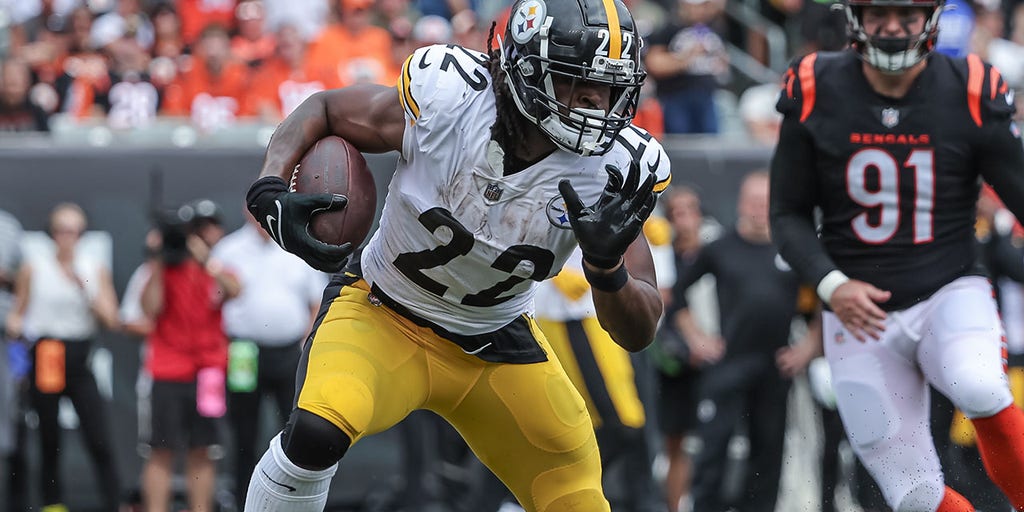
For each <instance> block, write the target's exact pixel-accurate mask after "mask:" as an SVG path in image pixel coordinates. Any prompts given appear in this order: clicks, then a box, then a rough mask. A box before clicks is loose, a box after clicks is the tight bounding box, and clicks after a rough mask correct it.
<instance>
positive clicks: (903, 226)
mask: <svg viewBox="0 0 1024 512" xmlns="http://www.w3.org/2000/svg"><path fill="white" fill-rule="evenodd" d="M782 88H783V90H782V95H781V98H780V100H779V103H778V107H777V108H778V110H779V111H780V112H782V113H783V114H784V115H785V118H784V120H783V126H782V130H781V135H780V141H779V145H778V147H777V148H776V152H775V155H774V157H773V158H772V164H771V172H772V186H771V203H772V204H771V208H772V229H773V236H774V238H775V241H776V243H777V244H778V246H779V248H780V252H781V253H782V255H783V257H785V258H786V261H788V262H790V263H791V264H792V265H793V266H794V268H795V269H796V270H797V271H798V272H800V274H801V276H802V277H803V278H804V279H805V280H807V281H808V282H809V283H810V284H812V285H817V283H818V282H819V281H820V280H821V279H822V278H823V277H824V276H825V275H826V274H827V273H828V272H830V271H832V270H835V269H839V270H841V271H842V272H844V273H845V274H846V275H848V276H849V277H850V278H853V279H860V280H863V281H867V282H869V283H871V284H874V285H875V286H877V287H879V288H881V289H883V290H889V291H891V292H892V293H893V296H892V298H891V299H890V300H889V301H888V302H886V303H884V304H881V307H883V308H884V309H886V310H895V309H902V308H905V307H907V306H910V305H912V304H914V303H916V302H917V301H919V300H922V299H924V298H926V297H928V296H929V295H931V294H932V293H934V292H935V291H936V290H938V289H939V288H940V287H942V286H943V285H945V284H947V283H949V282H950V281H952V280H953V279H956V278H957V277H960V276H963V275H967V274H971V273H977V272H979V267H977V266H976V265H975V259H976V257H975V242H974V220H975V202H976V200H977V198H978V192H979V186H980V180H979V177H983V178H984V179H985V180H986V181H988V182H989V183H990V184H991V185H992V186H993V188H995V189H996V192H997V193H998V194H999V195H1000V197H1001V198H1002V199H1003V200H1004V201H1005V203H1006V204H1007V206H1008V207H1009V208H1010V209H1011V210H1012V211H1013V212H1014V213H1015V214H1016V215H1017V217H1018V218H1021V217H1024V215H1022V214H1024V155H1022V146H1021V140H1020V131H1019V129H1018V128H1017V126H1016V125H1015V124H1014V123H1013V122H1012V119H1011V115H1012V113H1013V110H1014V107H1013V93H1012V91H1010V90H1009V88H1008V87H1007V85H1006V83H1005V82H1004V81H1003V80H1002V77H1001V76H1000V75H999V72H998V71H997V70H996V69H995V68H992V67H991V66H989V65H988V64H985V63H983V62H982V61H981V59H980V58H978V57H977V56H975V55H971V56H969V57H968V58H966V59H952V58H949V57H946V56H944V55H940V54H933V55H931V56H930V57H929V59H928V63H927V67H926V68H925V69H924V71H923V72H922V73H921V74H920V75H919V76H918V77H917V79H916V81H915V82H914V84H913V86H912V87H911V89H910V91H909V92H908V93H907V95H906V96H905V97H903V98H901V99H893V98H887V97H884V96H881V95H879V94H877V93H875V92H874V90H873V89H872V88H871V86H870V85H869V84H868V82H867V78H866V77H865V75H864V72H863V69H862V62H861V60H860V58H859V57H858V56H857V54H856V53H855V52H854V51H852V50H849V51H844V52H838V53H816V54H810V55H807V56H805V57H803V58H801V59H798V60H797V61H796V62H795V63H794V64H793V66H792V67H791V68H790V69H789V70H788V71H787V73H786V75H785V77H784V80H783V84H782ZM815 207H819V208H820V210H821V215H822V216H821V231H820V241H819V239H818V236H816V233H815V225H814V208H815Z"/></svg>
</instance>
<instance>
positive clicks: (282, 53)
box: [245, 25, 342, 123]
mask: <svg viewBox="0 0 1024 512" xmlns="http://www.w3.org/2000/svg"><path fill="white" fill-rule="evenodd" d="M341 85H342V84H341V80H340V79H339V78H338V75H337V74H336V73H332V72H330V71H329V70H326V69H324V68H323V67H318V66H316V65H315V64H314V63H312V62H311V61H309V60H308V59H306V43H305V42H304V41H303V40H302V35H301V34H299V31H298V29H297V28H295V27H294V26H293V25H283V26H282V27H281V28H280V29H279V30H278V31H277V50H276V51H275V53H274V56H273V57H272V58H271V59H270V60H268V61H266V62H265V63H264V64H263V65H262V66H260V67H259V68H258V69H257V70H256V72H255V74H254V76H253V79H252V87H251V88H250V92H249V96H248V101H247V105H246V108H245V112H246V113H247V114H251V115H256V116H258V117H259V118H260V119H261V120H263V121H266V122H272V123H278V122H280V121H281V120H282V119H284V117H285V116H287V115H288V114H289V113H290V112H291V111H292V110H295V107H297V106H299V104H300V103H302V101H303V100H305V99H306V98H308V97H310V96H311V95H313V93H315V92H319V91H323V90H326V89H334V88H337V87H341Z"/></svg>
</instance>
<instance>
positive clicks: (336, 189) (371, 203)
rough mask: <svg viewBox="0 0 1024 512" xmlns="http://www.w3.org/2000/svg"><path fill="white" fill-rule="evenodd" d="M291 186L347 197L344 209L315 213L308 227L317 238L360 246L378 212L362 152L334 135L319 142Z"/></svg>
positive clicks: (330, 242) (297, 190)
mask: <svg viewBox="0 0 1024 512" xmlns="http://www.w3.org/2000/svg"><path fill="white" fill-rule="evenodd" d="M291 189H292V190H293V191H295V192H302V193H306V194H341V195H344V196H345V197H347V198H348V206H346V207H345V208H343V209H341V210H338V211H332V212H323V213H317V214H314V215H313V218H312V219H311V220H310V223H309V230H310V233H311V234H312V235H313V236H314V237H316V238H317V239H318V240H321V241H323V242H326V243H329V244H335V245H340V244H343V243H345V242H352V245H353V246H355V247H359V246H360V245H361V244H362V243H363V240H365V239H366V235H367V234H369V232H370V228H371V227H372V225H373V217H374V214H375V213H376V211H377V186H376V185H375V184H374V182H373V174H371V173H370V168H369V167H367V166H366V160H365V159H364V158H363V155H362V154H361V153H360V152H359V150H357V149H356V148H355V147H353V146H352V144H349V143H348V141H346V140H345V139H342V138H341V137H335V136H333V135H332V136H329V137H325V138H323V139H320V140H319V141H317V143H316V144H314V145H313V147H312V148H310V149H309V151H307V152H306V154H305V155H304V156H303V157H302V160H301V161H300V162H299V165H298V166H297V167H296V168H295V172H294V173H293V174H292V183H291Z"/></svg>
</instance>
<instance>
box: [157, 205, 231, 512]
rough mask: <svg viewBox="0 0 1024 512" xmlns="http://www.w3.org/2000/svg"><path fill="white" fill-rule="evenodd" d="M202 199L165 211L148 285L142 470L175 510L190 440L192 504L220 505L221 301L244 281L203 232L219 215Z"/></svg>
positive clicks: (162, 510) (224, 347)
mask: <svg viewBox="0 0 1024 512" xmlns="http://www.w3.org/2000/svg"><path fill="white" fill-rule="evenodd" d="M207 202H208V201H207ZM201 203H202V202H197V203H195V204H189V205H185V206H182V207H181V208H180V209H178V210H177V211H176V212H174V213H172V214H167V215H165V216H164V218H162V219H160V221H159V223H158V224H159V227H160V238H161V246H160V250H159V251H158V252H157V254H156V255H155V259H154V261H152V262H151V264H150V271H151V274H150V276H149V279H148V280H147V281H146V284H145V285H144V287H143V290H142V299H141V303H142V311H143V312H144V314H145V315H146V316H147V317H148V318H149V319H150V320H151V322H152V325H153V330H152V332H150V334H149V336H148V338H147V347H148V351H147V357H146V370H147V371H148V373H149V374H150V377H151V378H152V381H153V384H152V391H151V397H150V403H151V406H150V409H151V422H152V424H151V428H150V433H149V439H148V440H147V441H148V444H149V447H150V454H149V457H148V459H147V460H146V463H145V467H144V468H143V473H142V495H143V505H144V509H145V510H147V511H150V512H167V511H168V510H169V509H168V506H169V502H170V497H171V476H172V474H173V472H174V462H175V453H176V452H177V451H178V450H181V449H183V448H186V449H187V456H186V464H185V468H186V469H185V470H186V473H187V474H188V475H187V476H188V478H187V482H188V501H189V506H190V509H191V510H213V494H214V484H215V481H216V478H215V475H216V464H215V462H214V460H213V459H212V458H211V456H210V453H209V448H210V447H211V446H214V445H217V444H218V436H217V423H216V422H217V418H219V417H221V416H223V415H224V413H225V411H226V403H225V387H224V373H225V371H226V368H227V360H228V341H227V337H226V336H225V334H224V329H223V327H222V325H221V305H222V304H223V303H224V301H226V300H228V299H230V298H232V297H235V296H237V295H238V293H239V291H240V285H239V282H238V279H237V278H236V277H235V276H234V275H232V274H231V273H230V272H226V271H224V270H223V268H221V267H219V266H218V265H217V264H216V263H215V262H213V261H211V260H210V259H209V255H210V248H211V247H210V245H208V242H207V241H204V239H203V237H202V236H201V235H202V234H203V231H205V230H207V228H208V227H209V226H208V223H210V222H217V220H216V217H215V216H211V215H203V214H202V212H201V211H199V206H201ZM206 238H207V239H208V238H209V237H206Z"/></svg>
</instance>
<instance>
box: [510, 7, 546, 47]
mask: <svg viewBox="0 0 1024 512" xmlns="http://www.w3.org/2000/svg"><path fill="white" fill-rule="evenodd" d="M547 13H548V9H547V5H546V4H545V3H544V2H543V1H541V0H526V1H525V2H522V3H521V4H519V7H517V8H516V12H515V13H514V14H513V15H512V19H511V20H509V28H510V30H509V32H510V33H511V35H512V40H513V41H515V42H517V43H519V44H523V43H525V42H527V41H529V40H530V38H531V37H533V35H534V34H536V33H537V31H539V30H540V25H541V23H543V21H544V19H545V18H546V17H547Z"/></svg>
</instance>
